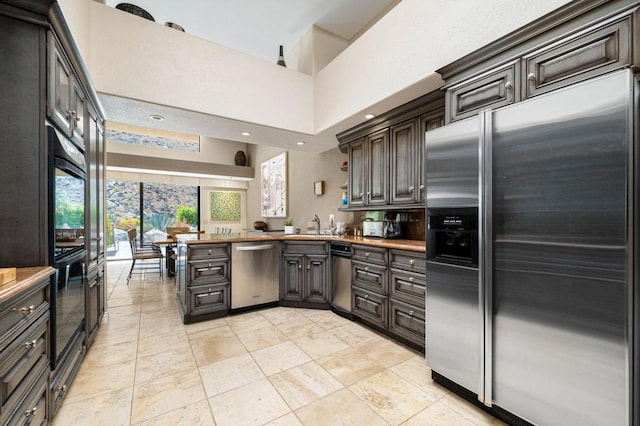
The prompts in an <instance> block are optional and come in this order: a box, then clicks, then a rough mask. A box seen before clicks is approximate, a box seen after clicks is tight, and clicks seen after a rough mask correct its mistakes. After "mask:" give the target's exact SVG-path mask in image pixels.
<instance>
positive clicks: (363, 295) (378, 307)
mask: <svg viewBox="0 0 640 426" xmlns="http://www.w3.org/2000/svg"><path fill="white" fill-rule="evenodd" d="M388 306H389V298H388V297H386V296H383V295H381V294H378V293H374V292H371V291H368V290H366V289H363V288H358V287H353V288H352V292H351V307H352V311H353V314H354V315H356V316H358V317H360V318H363V319H365V320H368V321H371V322H372V323H374V324H376V325H379V326H381V327H383V328H386V327H387V312H388Z"/></svg>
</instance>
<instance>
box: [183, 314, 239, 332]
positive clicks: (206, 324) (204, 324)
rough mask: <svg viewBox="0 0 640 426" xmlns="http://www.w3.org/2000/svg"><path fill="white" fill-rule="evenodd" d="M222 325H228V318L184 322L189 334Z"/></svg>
mask: <svg viewBox="0 0 640 426" xmlns="http://www.w3.org/2000/svg"><path fill="white" fill-rule="evenodd" d="M222 326H224V327H227V319H226V318H216V319H211V320H208V321H201V322H196V323H193V324H184V329H185V331H186V332H187V334H195V333H199V332H201V331H205V330H209V329H212V328H218V327H222ZM229 330H231V329H229Z"/></svg>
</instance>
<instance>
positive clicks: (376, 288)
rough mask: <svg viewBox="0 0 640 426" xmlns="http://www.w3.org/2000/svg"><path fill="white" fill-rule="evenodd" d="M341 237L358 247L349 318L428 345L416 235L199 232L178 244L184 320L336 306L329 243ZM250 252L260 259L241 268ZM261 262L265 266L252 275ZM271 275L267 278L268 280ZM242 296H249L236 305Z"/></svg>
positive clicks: (422, 266)
mask: <svg viewBox="0 0 640 426" xmlns="http://www.w3.org/2000/svg"><path fill="white" fill-rule="evenodd" d="M335 242H339V243H341V244H347V245H349V246H350V248H351V253H352V259H353V262H352V263H351V288H350V290H351V313H350V314H349V317H352V318H357V319H359V320H362V321H364V322H365V323H366V324H367V325H370V326H372V327H373V328H375V329H377V330H378V331H382V332H384V333H386V334H388V335H390V336H391V337H393V338H396V339H398V340H400V341H402V342H403V343H407V344H410V345H411V346H413V347H416V348H419V349H422V350H423V349H424V336H425V315H424V298H425V278H424V274H425V255H424V253H425V251H426V244H425V242H424V241H417V240H404V239H395V240H389V239H382V238H367V237H360V236H358V237H356V236H334V235H301V234H294V235H283V234H276V233H255V232H243V233H235V234H228V235H217V234H209V235H199V238H198V239H194V240H187V241H183V242H181V243H180V244H179V245H178V250H177V257H178V259H177V266H176V292H177V300H178V306H179V307H180V310H181V316H182V319H183V322H184V323H190V322H197V321H203V320H208V319H211V318H217V317H222V316H226V315H229V314H230V313H235V312H240V311H244V310H247V309H254V308H259V307H264V306H271V305H275V304H279V305H283V306H292V307H305V308H315V309H332V301H333V297H334V295H333V286H334V285H335V283H332V280H331V260H330V259H331V258H330V244H331V243H335ZM249 250H251V251H249ZM267 251H269V252H272V254H270V255H269V256H270V257H269V258H268V259H269V260H268V261H264V260H263V259H262V258H261V257H259V256H264V255H265V253H266V252H267ZM246 253H255V255H254V256H258V257H255V258H249V259H255V260H254V261H251V260H249V261H248V262H246V261H245V262H243V265H242V267H238V266H235V267H234V261H239V259H240V257H241V256H245V255H246ZM254 263H255V264H260V265H261V266H260V267H259V268H263V269H259V270H258V271H257V272H256V273H255V274H254V275H248V276H246V270H247V269H250V268H252V267H253V264H254ZM269 268H271V269H270V270H272V271H273V272H269V270H268V269H269ZM264 280H266V281H268V284H262V283H261V281H264ZM234 292H235V295H234ZM267 293H268V294H269V295H270V296H266V294H267ZM240 294H243V295H246V298H248V302H244V303H242V304H238V303H236V302H235V301H234V300H235V299H236V298H238V297H240ZM234 297H235V298H234Z"/></svg>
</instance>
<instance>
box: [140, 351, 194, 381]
mask: <svg viewBox="0 0 640 426" xmlns="http://www.w3.org/2000/svg"><path fill="white" fill-rule="evenodd" d="M195 367H196V361H195V359H194V357H193V352H192V351H191V348H190V347H189V346H186V347H182V348H178V349H172V350H169V351H166V352H159V353H156V354H153V355H147V356H143V357H138V362H137V364H136V381H135V383H136V384H137V383H144V382H148V381H149V380H153V379H157V378H159V377H163V376H168V375H171V374H174V373H178V372H180V371H184V370H191V369H194V368H195Z"/></svg>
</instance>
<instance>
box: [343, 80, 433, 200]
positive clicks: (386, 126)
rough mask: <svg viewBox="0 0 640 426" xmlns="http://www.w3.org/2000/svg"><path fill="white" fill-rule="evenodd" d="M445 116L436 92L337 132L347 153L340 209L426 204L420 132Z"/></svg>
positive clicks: (422, 135) (422, 143) (422, 138)
mask: <svg viewBox="0 0 640 426" xmlns="http://www.w3.org/2000/svg"><path fill="white" fill-rule="evenodd" d="M444 114H445V113H444V94H443V93H442V92H441V91H439V90H438V91H436V92H433V93H430V94H427V95H425V96H422V97H420V98H418V99H415V100H413V101H411V102H409V103H407V104H405V105H402V106H400V107H398V108H396V109H393V110H391V111H389V112H387V113H385V114H382V115H379V116H377V117H376V118H375V119H372V120H369V121H367V122H365V123H363V124H361V125H359V126H357V127H354V128H353V129H350V130H347V131H345V132H342V133H340V134H339V135H337V137H338V140H339V141H340V148H341V150H342V151H343V152H346V153H347V154H348V156H349V178H348V184H347V185H348V195H349V197H348V206H347V207H346V208H343V209H341V210H365V209H368V208H372V207H373V208H375V209H379V210H385V209H393V208H396V207H398V208H409V207H418V208H422V207H424V170H423V169H424V166H423V158H424V133H425V131H426V130H427V129H432V128H435V127H439V126H442V125H444Z"/></svg>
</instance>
